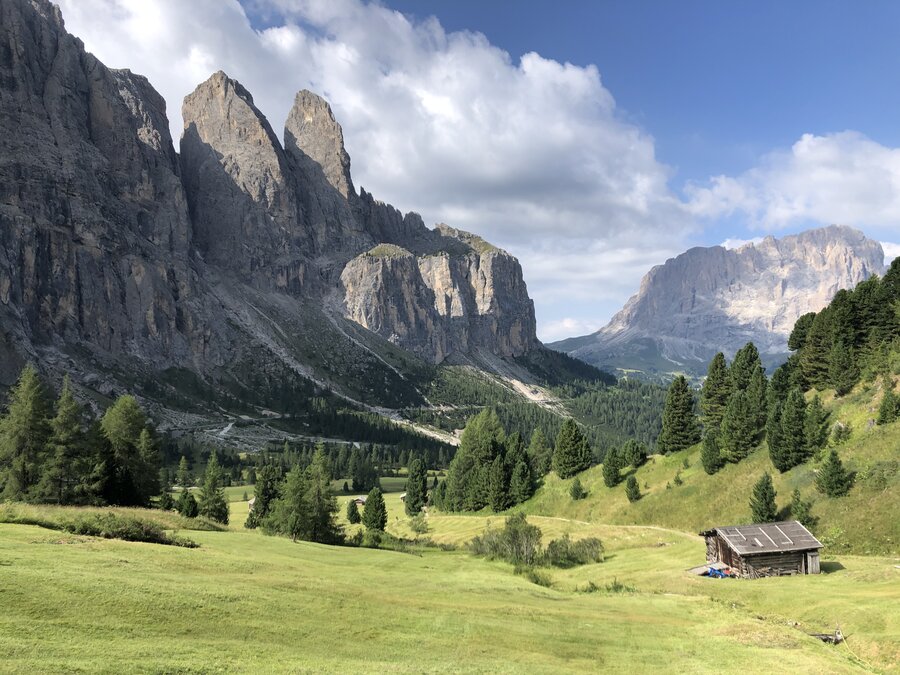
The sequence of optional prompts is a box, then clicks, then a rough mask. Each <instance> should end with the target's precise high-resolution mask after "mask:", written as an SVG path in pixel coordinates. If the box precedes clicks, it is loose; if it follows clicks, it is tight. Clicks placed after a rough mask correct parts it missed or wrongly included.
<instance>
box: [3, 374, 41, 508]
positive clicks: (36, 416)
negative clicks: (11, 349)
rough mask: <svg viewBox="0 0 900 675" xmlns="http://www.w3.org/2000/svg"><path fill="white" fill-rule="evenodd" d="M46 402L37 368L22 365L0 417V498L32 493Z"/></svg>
mask: <svg viewBox="0 0 900 675" xmlns="http://www.w3.org/2000/svg"><path fill="white" fill-rule="evenodd" d="M49 413H50V403H49V401H48V400H47V396H46V394H45V393H44V386H43V384H42V383H41V380H40V378H39V377H38V374H37V370H35V368H34V366H32V365H31V364H29V365H27V366H25V368H24V369H23V370H22V373H21V374H20V375H19V380H18V382H16V384H15V386H14V387H13V388H12V389H11V390H10V392H9V410H8V412H7V414H6V416H5V417H3V418H2V420H0V497H2V498H3V499H11V500H26V499H31V498H33V497H34V496H35V494H34V493H35V491H36V488H37V486H38V483H39V481H40V478H41V468H42V464H43V460H44V455H45V452H46V446H47V440H48V438H49V436H50V426H49V424H48V420H47V418H48V417H49Z"/></svg>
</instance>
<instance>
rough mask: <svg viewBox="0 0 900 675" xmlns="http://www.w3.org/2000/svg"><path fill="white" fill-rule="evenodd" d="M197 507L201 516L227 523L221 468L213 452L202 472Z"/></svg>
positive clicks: (226, 506)
mask: <svg viewBox="0 0 900 675" xmlns="http://www.w3.org/2000/svg"><path fill="white" fill-rule="evenodd" d="M198 507H199V511H200V515H201V516H205V517H206V518H209V519H210V520H215V521H216V522H219V523H223V524H225V525H227V524H228V501H227V500H226V499H225V490H224V489H223V488H222V469H221V468H220V467H219V461H218V459H216V453H215V452H213V453H212V454H211V455H210V456H209V462H208V463H207V465H206V472H205V473H204V474H203V484H202V485H201V486H200V500H199V503H198Z"/></svg>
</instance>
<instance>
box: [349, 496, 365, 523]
mask: <svg viewBox="0 0 900 675" xmlns="http://www.w3.org/2000/svg"><path fill="white" fill-rule="evenodd" d="M360 520H362V519H361V518H360V515H359V507H357V506H356V500H355V499H351V500H350V501H349V502H347V521H348V522H349V523H350V524H351V525H356V524H357V523H358V522H360Z"/></svg>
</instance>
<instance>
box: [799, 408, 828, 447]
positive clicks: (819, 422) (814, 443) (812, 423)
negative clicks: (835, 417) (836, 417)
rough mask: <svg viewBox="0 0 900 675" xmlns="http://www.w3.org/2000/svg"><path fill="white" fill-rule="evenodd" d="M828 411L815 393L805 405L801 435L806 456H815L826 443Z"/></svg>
mask: <svg viewBox="0 0 900 675" xmlns="http://www.w3.org/2000/svg"><path fill="white" fill-rule="evenodd" d="M830 416H831V415H830V413H829V412H828V411H827V410H825V406H823V405H822V399H821V398H819V395H818V394H816V395H815V396H813V399H812V401H810V402H809V405H808V406H806V423H805V428H804V432H803V435H804V437H805V438H806V446H807V447H806V456H807V457H813V456H816V455H817V453H818V452H819V450H821V449H822V448H824V447H825V444H826V443H828V434H829V431H830V430H829V417H830Z"/></svg>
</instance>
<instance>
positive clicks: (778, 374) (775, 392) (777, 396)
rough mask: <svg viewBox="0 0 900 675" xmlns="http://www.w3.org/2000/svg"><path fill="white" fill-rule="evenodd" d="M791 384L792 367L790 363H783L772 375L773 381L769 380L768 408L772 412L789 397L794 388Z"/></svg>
mask: <svg viewBox="0 0 900 675" xmlns="http://www.w3.org/2000/svg"><path fill="white" fill-rule="evenodd" d="M793 386H794V385H793V384H792V383H791V367H790V365H789V364H788V363H783V364H782V365H780V366H778V368H776V369H775V372H774V373H772V379H771V380H769V395H768V399H769V401H768V407H769V410H771V409H772V408H773V407H774V406H775V404H776V403H782V404H783V403H784V402H785V400H787V395H788V393H790V391H791V389H792V388H793Z"/></svg>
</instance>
